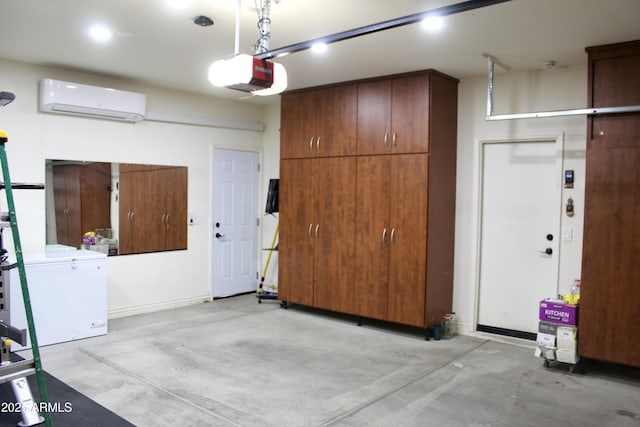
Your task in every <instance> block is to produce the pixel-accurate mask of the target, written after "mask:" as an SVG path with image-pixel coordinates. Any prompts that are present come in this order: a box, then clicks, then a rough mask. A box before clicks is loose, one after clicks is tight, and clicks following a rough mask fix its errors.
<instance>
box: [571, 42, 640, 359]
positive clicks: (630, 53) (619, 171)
mask: <svg viewBox="0 0 640 427" xmlns="http://www.w3.org/2000/svg"><path fill="white" fill-rule="evenodd" d="M587 52H588V54H589V104H590V105H589V106H590V107H615V106H626V105H640V42H630V43H622V44H617V45H610V46H598V47H593V48H588V49H587ZM588 130H589V131H588V140H587V161H586V182H585V219H584V241H583V255H582V286H581V292H580V293H581V296H580V317H579V352H580V355H581V356H582V357H586V358H592V359H597V360H603V361H608V362H614V363H620V364H625V365H630V366H635V367H640V340H638V339H637V335H638V334H637V330H638V325H640V311H639V310H638V307H640V287H639V285H640V269H639V268H638V266H639V265H640V224H639V223H638V218H640V172H639V169H638V165H640V113H620V114H608V115H600V116H595V117H590V118H589V119H588Z"/></svg>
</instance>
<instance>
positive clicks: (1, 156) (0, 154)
mask: <svg viewBox="0 0 640 427" xmlns="http://www.w3.org/2000/svg"><path fill="white" fill-rule="evenodd" d="M6 142H7V138H6V137H3V136H0V162H1V163H2V176H3V178H4V187H5V190H6V193H7V205H8V209H9V222H10V224H11V232H12V233H13V247H14V248H15V251H16V261H17V264H18V273H19V274H20V286H21V287H22V298H23V300H24V311H25V314H26V315H27V325H28V328H29V337H30V338H31V351H32V352H33V362H34V366H35V370H36V377H37V379H38V390H39V391H40V401H41V402H43V403H45V405H43V406H44V407H45V411H43V412H44V420H45V422H46V425H47V427H51V426H53V423H52V421H51V413H50V412H49V407H48V406H49V405H48V402H49V396H48V393H47V385H46V384H45V382H44V371H43V370H42V361H41V359H40V349H39V347H38V338H37V336H36V326H35V323H34V322H33V312H32V311H31V299H30V298H29V287H28V286H27V274H26V272H25V269H24V258H23V256H22V245H21V244H20V233H18V221H17V219H16V209H15V205H14V202H13V190H12V187H11V178H10V177H9V164H8V162H7V152H6V151H5V147H4V144H5V143H6Z"/></svg>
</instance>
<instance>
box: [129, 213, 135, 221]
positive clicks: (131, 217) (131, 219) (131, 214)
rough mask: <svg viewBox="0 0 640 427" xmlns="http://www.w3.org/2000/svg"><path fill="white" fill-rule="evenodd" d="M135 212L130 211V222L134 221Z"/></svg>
mask: <svg viewBox="0 0 640 427" xmlns="http://www.w3.org/2000/svg"><path fill="white" fill-rule="evenodd" d="M134 213H135V212H133V211H131V212H129V222H133V215H134Z"/></svg>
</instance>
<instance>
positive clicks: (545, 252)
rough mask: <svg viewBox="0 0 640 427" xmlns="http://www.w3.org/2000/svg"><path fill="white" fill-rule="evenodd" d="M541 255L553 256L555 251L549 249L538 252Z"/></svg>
mask: <svg viewBox="0 0 640 427" xmlns="http://www.w3.org/2000/svg"><path fill="white" fill-rule="evenodd" d="M538 252H539V253H541V254H547V255H551V254H552V253H553V249H551V248H547V249H545V250H544V251H538Z"/></svg>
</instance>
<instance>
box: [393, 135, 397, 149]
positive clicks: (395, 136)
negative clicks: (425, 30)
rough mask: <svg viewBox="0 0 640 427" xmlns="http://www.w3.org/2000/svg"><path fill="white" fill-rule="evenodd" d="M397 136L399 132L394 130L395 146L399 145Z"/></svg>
mask: <svg viewBox="0 0 640 427" xmlns="http://www.w3.org/2000/svg"><path fill="white" fill-rule="evenodd" d="M397 136H398V133H397V132H394V133H393V146H394V147H397V146H398V141H397Z"/></svg>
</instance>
